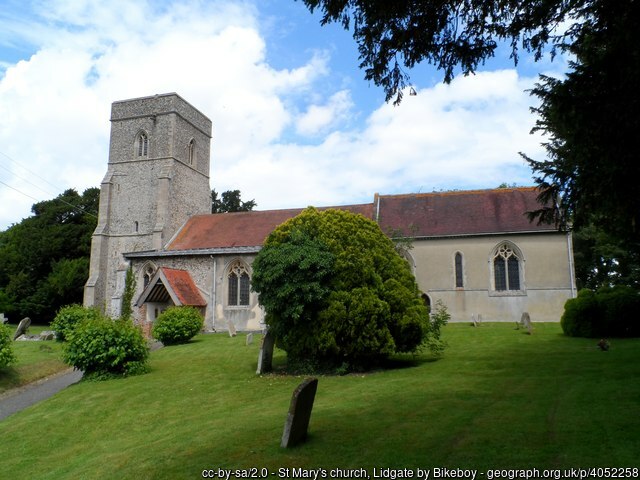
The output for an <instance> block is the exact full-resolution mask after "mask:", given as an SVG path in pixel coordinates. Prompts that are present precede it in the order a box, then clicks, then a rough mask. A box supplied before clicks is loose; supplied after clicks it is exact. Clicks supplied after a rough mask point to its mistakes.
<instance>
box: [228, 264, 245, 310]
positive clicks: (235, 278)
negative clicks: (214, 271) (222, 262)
mask: <svg viewBox="0 0 640 480" xmlns="http://www.w3.org/2000/svg"><path fill="white" fill-rule="evenodd" d="M228 282H229V290H228V294H229V296H228V303H229V305H231V306H249V289H250V282H249V272H247V268H246V267H245V265H244V264H243V263H242V262H240V261H237V262H235V263H234V264H233V265H232V266H231V268H230V269H229V275H228Z"/></svg>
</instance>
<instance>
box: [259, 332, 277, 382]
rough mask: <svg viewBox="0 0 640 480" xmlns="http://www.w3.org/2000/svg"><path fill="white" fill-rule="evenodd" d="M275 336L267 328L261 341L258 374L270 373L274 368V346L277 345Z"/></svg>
mask: <svg viewBox="0 0 640 480" xmlns="http://www.w3.org/2000/svg"><path fill="white" fill-rule="evenodd" d="M275 340H276V339H275V337H274V336H273V334H272V333H271V332H270V331H269V330H267V332H266V333H265V334H264V336H263V337H262V342H261V343H260V353H259V354H258V369H257V370H256V375H261V374H263V373H268V372H270V371H271V370H272V369H273V347H274V346H275V343H276V342H275Z"/></svg>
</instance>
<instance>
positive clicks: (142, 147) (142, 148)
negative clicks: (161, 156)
mask: <svg viewBox="0 0 640 480" xmlns="http://www.w3.org/2000/svg"><path fill="white" fill-rule="evenodd" d="M136 154H137V155H138V157H146V156H147V155H149V137H148V136H147V134H146V133H144V132H140V133H139V134H138V136H137V137H136Z"/></svg>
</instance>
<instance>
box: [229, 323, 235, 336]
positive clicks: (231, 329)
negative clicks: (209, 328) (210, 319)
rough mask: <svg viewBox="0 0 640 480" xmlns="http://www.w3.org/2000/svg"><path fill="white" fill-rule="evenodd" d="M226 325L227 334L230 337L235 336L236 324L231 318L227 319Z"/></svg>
mask: <svg viewBox="0 0 640 480" xmlns="http://www.w3.org/2000/svg"><path fill="white" fill-rule="evenodd" d="M227 327H228V328H229V336H230V337H235V336H236V326H235V325H234V324H233V322H232V321H231V320H227Z"/></svg>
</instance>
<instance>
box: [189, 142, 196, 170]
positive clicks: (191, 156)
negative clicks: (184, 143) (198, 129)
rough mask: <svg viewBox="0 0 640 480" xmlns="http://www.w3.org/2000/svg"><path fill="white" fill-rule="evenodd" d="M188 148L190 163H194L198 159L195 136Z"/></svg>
mask: <svg viewBox="0 0 640 480" xmlns="http://www.w3.org/2000/svg"><path fill="white" fill-rule="evenodd" d="M188 150H189V151H188V157H189V165H193V164H194V163H195V161H196V141H195V140H194V139H193V138H192V139H191V140H190V141H189V148H188Z"/></svg>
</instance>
